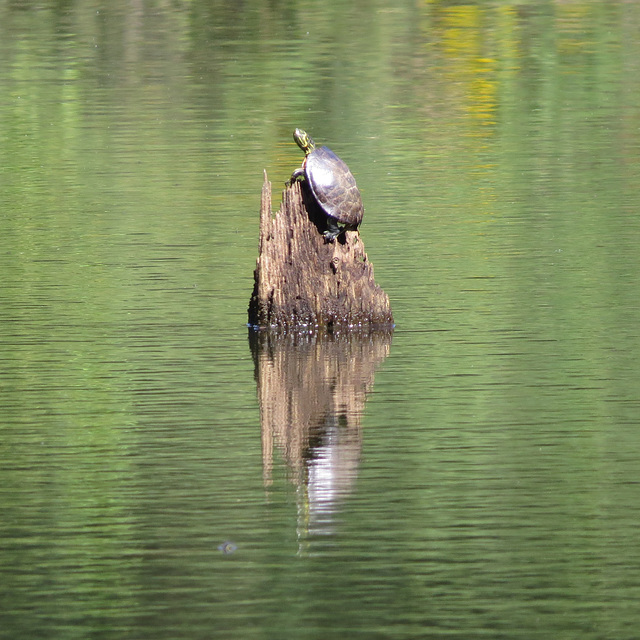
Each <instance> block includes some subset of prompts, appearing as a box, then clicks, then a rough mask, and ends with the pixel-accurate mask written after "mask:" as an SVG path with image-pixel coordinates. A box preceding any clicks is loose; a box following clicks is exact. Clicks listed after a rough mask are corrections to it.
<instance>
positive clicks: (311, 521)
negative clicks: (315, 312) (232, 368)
mask: <svg viewBox="0 0 640 640" xmlns="http://www.w3.org/2000/svg"><path fill="white" fill-rule="evenodd" d="M391 339H392V330H385V331H379V332H347V333H340V334H326V333H325V334H318V333H313V334H301V333H297V334H291V333H288V334H278V333H274V332H269V331H254V330H250V331H249V343H250V345H251V352H252V354H253V359H254V364H255V377H256V383H257V387H258V398H259V401H260V422H261V429H262V460H263V473H264V483H265V487H269V486H270V485H271V482H272V471H273V467H274V454H275V452H276V451H278V452H279V453H280V456H281V457H282V458H283V459H284V462H285V463H286V465H287V467H288V469H289V474H290V476H291V477H292V479H293V481H294V482H295V484H296V487H297V489H298V514H299V516H298V535H299V536H300V537H301V538H303V539H305V538H308V537H310V536H312V535H330V534H331V533H332V532H333V528H334V518H335V515H336V513H337V512H338V511H339V508H340V502H341V501H342V500H343V498H344V497H345V496H347V495H349V494H350V493H351V492H352V491H353V488H354V483H355V480H356V477H357V474H358V466H359V461H360V451H361V448H362V430H361V418H362V414H363V411H364V407H365V403H366V399H367V393H369V392H370V391H371V389H372V388H373V382H374V374H375V371H376V369H377V368H378V366H379V365H380V363H381V362H382V361H383V360H384V359H385V358H386V357H387V356H388V355H389V351H390V348H391Z"/></svg>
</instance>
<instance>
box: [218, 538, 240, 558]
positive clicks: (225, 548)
mask: <svg viewBox="0 0 640 640" xmlns="http://www.w3.org/2000/svg"><path fill="white" fill-rule="evenodd" d="M237 548H238V546H237V545H235V544H233V542H228V541H227V542H223V543H222V544H221V545H219V546H218V551H222V553H224V554H225V555H226V556H228V555H229V554H230V553H233V552H234V551H235V550H236V549H237Z"/></svg>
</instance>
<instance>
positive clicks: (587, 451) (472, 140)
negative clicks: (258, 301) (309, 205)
mask: <svg viewBox="0 0 640 640" xmlns="http://www.w3.org/2000/svg"><path fill="white" fill-rule="evenodd" d="M639 22H640V14H639V10H638V7H637V6H636V5H635V4H633V3H621V2H620V3H618V2H592V3H569V4H567V3H529V2H519V3H508V2H499V3H498V2H496V3H468V4H466V5H460V4H451V3H445V2H421V3H415V2H403V3H399V4H398V3H394V4H393V5H392V4H390V3H385V2H357V3H353V4H345V3H326V2H322V3H320V2H305V3H304V4H299V5H295V4H294V5H293V6H291V5H289V4H287V5H284V4H281V3H278V2H272V3H263V2H247V3H243V4H242V5H241V6H236V5H230V4H228V3H219V2H197V1H192V2H184V3H181V2H176V3H165V2H155V3H135V2H134V3H130V2H126V3H125V2H119V1H116V2H110V3H108V6H105V5H103V4H102V3H97V2H96V3H93V2H87V3H75V4H74V3H49V2H16V1H13V2H0V89H1V91H0V95H1V97H0V208H1V211H0V216H1V219H2V235H1V239H0V273H1V274H2V279H1V281H0V299H1V301H2V304H1V307H0V334H1V335H0V338H1V341H2V346H1V349H2V352H1V357H2V363H3V366H2V370H1V372H0V384H1V392H0V415H2V425H1V427H0V428H1V430H2V448H1V449H0V509H1V510H2V520H1V521H0V522H1V524H0V531H1V534H2V535H1V540H0V577H1V578H2V580H1V581H0V582H1V584H2V587H1V588H0V599H1V600H2V607H1V609H2V614H1V620H0V622H1V624H0V628H2V631H0V635H2V634H4V635H5V636H6V637H12V638H15V637H27V636H38V635H42V634H43V633H54V634H55V635H56V636H57V637H65V638H66V637H68V638H72V637H87V636H92V637H118V638H122V637H131V638H140V637H150V636H153V637H155V638H158V637H182V636H184V637H210V636H212V635H216V634H218V635H219V634H223V635H224V636H225V637H237V638H247V637H259V636H274V637H276V636H277V637H326V636H331V637H342V636H344V637H349V638H353V637H367V638H374V637H425V636H427V637H429V636H432V637H440V636H444V635H448V636H457V637H470V636H475V635H479V634H480V633H482V634H485V635H490V636H491V637H515V636H518V637H527V638H529V637H540V638H549V637H576V636H577V635H580V637H582V638H601V637H616V638H621V637H633V636H634V635H635V633H636V629H637V627H638V622H639V620H638V614H637V613H636V609H637V606H636V603H637V601H638V595H639V594H638V581H637V572H638V569H639V568H640V567H639V565H640V556H639V555H638V552H637V544H636V535H637V534H636V531H637V529H638V523H639V521H640V513H639V512H638V508H637V504H638V503H639V500H638V498H639V496H638V490H637V486H638V485H637V468H638V461H637V456H636V454H635V452H636V451H637V450H638V435H637V423H638V418H637V415H638V408H639V404H640V398H639V396H638V382H639V381H640V372H639V370H638V362H639V358H638V354H639V348H638V330H637V297H638V296H637V294H638V273H639V272H640V269H639V267H640V265H639V263H638V262H639V258H638V251H637V247H638V244H639V242H638V240H639V231H640V228H639V222H638V216H637V211H638V209H639V204H640V203H639V196H638V194H639V193H640V189H639V188H638V187H639V186H640V185H639V183H638V180H639V178H638V171H637V167H638V156H639V148H640V145H639V135H638V131H639V129H638V105H639V104H640V99H639V98H640V96H639V91H638V89H639V86H638V78H639V77H640V73H639V68H638V60H640V55H639V54H640V51H638V43H637V26H638V24H639ZM295 126H301V127H304V128H305V129H307V130H308V131H310V132H311V133H312V135H313V136H314V137H315V138H316V140H317V141H318V142H320V143H323V144H328V145H329V146H331V147H332V148H333V149H334V150H335V151H336V152H337V153H338V154H339V155H340V156H341V157H343V158H344V159H345V160H346V161H348V163H349V165H350V167H351V169H352V171H353V172H354V174H355V175H356V177H357V179H358V183H359V186H360V188H361V190H362V194H363V199H364V202H365V209H366V217H365V221H364V224H363V227H362V237H363V240H364V242H365V243H366V244H367V250H368V253H369V256H370V258H371V259H372V261H373V262H374V263H375V265H376V277H377V279H378V281H379V283H380V284H381V285H382V286H383V287H384V288H385V290H386V291H387V292H388V293H389V294H390V297H391V300H392V304H393V307H394V316H395V318H396V322H397V323H398V329H397V331H396V334H395V336H394V343H393V348H392V349H391V351H390V355H389V357H388V358H387V360H386V361H385V363H384V366H382V368H381V370H380V371H379V372H378V373H377V375H376V380H375V384H374V385H373V389H372V391H371V393H370V395H369V396H368V399H367V404H366V406H365V408H364V410H363V411H364V414H363V416H361V418H360V422H361V425H362V449H361V459H360V461H359V469H358V478H357V483H355V484H354V487H355V488H354V489H353V491H352V493H351V494H350V495H349V496H348V498H346V499H345V501H344V503H343V504H342V506H341V511H340V512H339V513H337V514H336V515H335V518H334V522H335V530H334V533H333V534H332V535H330V536H326V537H320V536H318V538H316V539H311V540H308V541H306V542H307V543H306V545H305V546H304V548H303V551H304V553H302V552H301V545H300V540H299V539H298V534H297V526H298V523H299V521H300V514H299V513H298V511H297V507H298V505H299V503H300V501H299V487H296V485H295V483H294V482H292V481H291V479H290V478H288V477H287V468H286V464H285V463H284V462H283V461H280V464H279V465H278V462H277V461H276V462H275V463H274V469H273V473H272V481H273V484H272V486H270V488H269V490H268V492H265V489H264V487H263V469H262V455H261V443H260V424H259V411H258V405H257V399H256V387H255V382H254V380H253V378H252V375H253V364H252V361H251V354H250V352H249V348H248V345H247V342H246V335H245V333H244V332H245V328H244V322H245V321H246V306H247V303H248V298H249V295H250V292H251V285H252V281H251V272H252V269H253V266H254V261H255V257H256V251H257V222H258V203H259V190H260V186H261V183H262V170H263V169H264V168H266V169H267V171H268V173H269V177H270V178H271V179H272V180H273V182H274V186H275V191H276V197H277V190H278V189H277V187H278V184H280V183H281V182H283V181H284V180H285V179H286V178H287V177H288V176H289V175H290V174H291V170H292V168H293V167H295V166H298V165H299V163H300V154H299V150H298V149H297V147H296V146H295V144H294V143H293V141H292V140H291V131H292V129H293V128H294V127H295ZM226 540H232V541H233V543H234V544H236V545H237V550H235V551H234V553H233V554H228V555H224V554H221V553H220V551H219V550H218V546H219V545H220V544H222V543H223V542H224V541H226Z"/></svg>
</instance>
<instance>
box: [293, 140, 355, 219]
mask: <svg viewBox="0 0 640 640" xmlns="http://www.w3.org/2000/svg"><path fill="white" fill-rule="evenodd" d="M305 174H306V176H307V180H308V182H309V185H310V186H311V190H312V191H313V195H314V196H315V198H316V200H317V201H318V204H319V205H320V206H321V207H322V208H323V209H324V211H325V213H326V214H327V215H328V216H330V217H332V218H335V219H336V220H337V221H338V222H341V223H342V224H345V225H347V226H349V227H354V228H355V227H357V226H358V225H359V224H360V223H361V222H362V215H363V214H364V207H363V206H362V198H361V197H360V191H359V190H358V187H357V185H356V179H355V178H354V177H353V174H352V173H351V171H349V167H347V165H346V164H345V163H344V162H343V161H342V160H341V159H340V158H338V156H337V155H336V154H335V153H333V151H331V149H329V148H328V147H318V148H316V149H314V150H313V151H312V152H311V153H310V154H309V155H308V156H307V157H306V162H305Z"/></svg>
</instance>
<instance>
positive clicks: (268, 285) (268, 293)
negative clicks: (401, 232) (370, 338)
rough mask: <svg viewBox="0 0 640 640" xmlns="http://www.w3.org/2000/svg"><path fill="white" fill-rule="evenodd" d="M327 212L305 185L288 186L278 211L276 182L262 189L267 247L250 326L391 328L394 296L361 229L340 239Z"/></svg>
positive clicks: (262, 220)
mask: <svg viewBox="0 0 640 640" xmlns="http://www.w3.org/2000/svg"><path fill="white" fill-rule="evenodd" d="M325 219H326V218H325V216H324V214H323V213H322V212H321V211H319V208H318V205H317V204H316V202H315V200H313V197H312V196H311V194H309V193H308V192H307V191H306V189H304V188H302V187H301V185H300V183H294V184H293V185H292V186H291V187H287V188H286V189H285V191H284V193H283V198H282V205H281V207H280V210H279V211H278V212H277V213H276V215H275V217H274V216H272V215H271V183H270V182H269V181H268V180H267V174H266V172H265V181H264V185H263V187H262V203H261V207H260V247H259V254H258V260H257V265H256V269H255V272H254V280H255V283H254V288H253V294H252V296H251V300H250V302H249V325H250V326H253V327H256V328H272V327H275V328H280V329H287V330H296V331H298V330H301V329H302V330H304V329H326V330H342V329H344V330H346V329H353V328H366V329H374V328H378V327H379V328H386V329H389V328H392V327H393V315H392V313H391V306H390V304H389V297H388V296H387V294H386V293H385V292H384V291H383V290H382V289H381V288H380V287H379V286H378V285H376V283H375V281H374V278H373V265H372V264H371V263H370V262H369V259H368V258H367V254H366V253H365V250H364V244H363V242H362V239H361V238H360V234H359V233H358V232H357V231H345V232H343V233H341V234H340V235H339V236H338V237H337V238H336V240H335V241H334V242H327V241H326V240H325V238H324V236H323V235H322V232H323V231H324V230H325V228H326V225H325Z"/></svg>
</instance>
